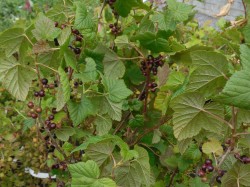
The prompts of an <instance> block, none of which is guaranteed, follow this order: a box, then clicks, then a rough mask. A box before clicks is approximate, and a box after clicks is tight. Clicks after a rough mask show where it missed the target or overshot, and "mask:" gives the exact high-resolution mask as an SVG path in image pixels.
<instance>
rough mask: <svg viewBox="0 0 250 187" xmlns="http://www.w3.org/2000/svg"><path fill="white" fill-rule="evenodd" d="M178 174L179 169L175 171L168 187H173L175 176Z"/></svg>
mask: <svg viewBox="0 0 250 187" xmlns="http://www.w3.org/2000/svg"><path fill="white" fill-rule="evenodd" d="M177 173H178V168H176V169H175V170H174V173H173V174H172V175H171V178H170V181H169V185H168V187H171V186H172V183H173V181H174V177H175V175H176V174H177Z"/></svg>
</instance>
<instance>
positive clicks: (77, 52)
mask: <svg viewBox="0 0 250 187" xmlns="http://www.w3.org/2000/svg"><path fill="white" fill-rule="evenodd" d="M74 53H75V54H77V55H79V54H80V53H81V49H80V48H78V47H76V48H74Z"/></svg>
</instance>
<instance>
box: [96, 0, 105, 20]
mask: <svg viewBox="0 0 250 187" xmlns="http://www.w3.org/2000/svg"><path fill="white" fill-rule="evenodd" d="M105 6H106V0H103V4H102V8H101V11H100V15H99V16H98V19H101V18H102V12H103V10H104V8H105Z"/></svg>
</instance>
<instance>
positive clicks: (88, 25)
mask: <svg viewBox="0 0 250 187" xmlns="http://www.w3.org/2000/svg"><path fill="white" fill-rule="evenodd" d="M76 7H77V8H76V18H75V25H74V28H76V29H92V28H93V27H95V25H96V20H97V19H96V18H95V16H94V14H93V13H92V11H89V10H88V9H87V7H86V5H85V4H84V3H80V2H77V3H76Z"/></svg>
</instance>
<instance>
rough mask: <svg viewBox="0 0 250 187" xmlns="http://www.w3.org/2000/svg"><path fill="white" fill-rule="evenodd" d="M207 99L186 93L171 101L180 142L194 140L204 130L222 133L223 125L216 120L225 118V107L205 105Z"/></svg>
mask: <svg viewBox="0 0 250 187" xmlns="http://www.w3.org/2000/svg"><path fill="white" fill-rule="evenodd" d="M204 103H205V99H204V98H203V96H202V95H200V94H199V93H185V94H182V95H180V96H178V97H176V98H174V99H173V100H172V101H171V106H172V108H173V110H174V111H175V112H174V115H173V124H174V135H175V137H176V138H177V139H178V140H179V141H180V140H184V139H186V138H192V137H194V136H196V135H198V134H199V133H200V131H201V130H202V129H204V130H207V131H210V132H214V133H218V134H219V133H220V132H221V130H222V123H221V122H220V121H218V120H217V119H216V118H217V117H220V118H223V117H222V116H224V113H223V107H222V106H221V105H219V104H217V103H214V102H212V103H209V104H206V105H204Z"/></svg>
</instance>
